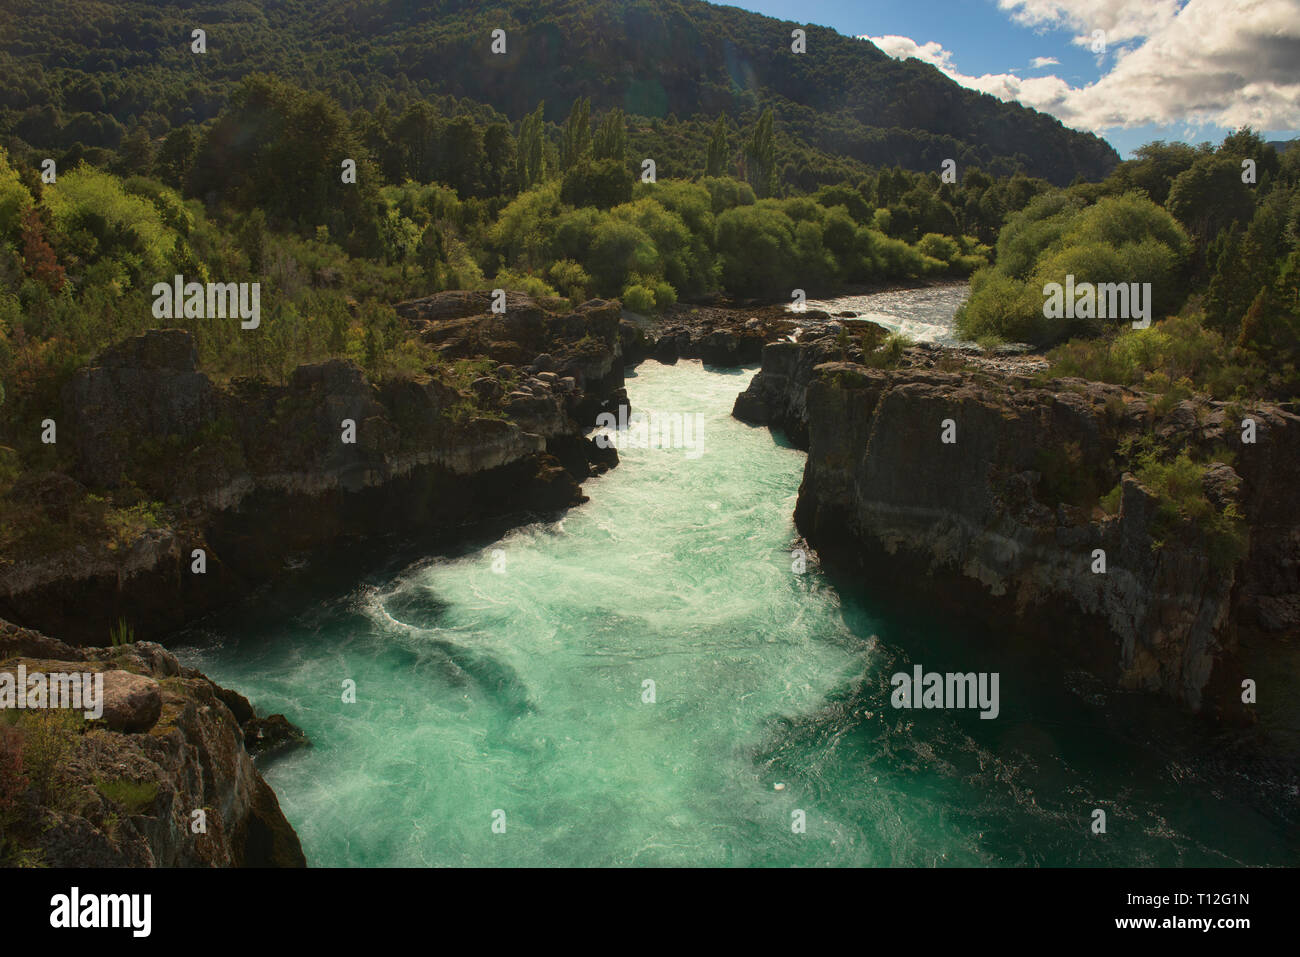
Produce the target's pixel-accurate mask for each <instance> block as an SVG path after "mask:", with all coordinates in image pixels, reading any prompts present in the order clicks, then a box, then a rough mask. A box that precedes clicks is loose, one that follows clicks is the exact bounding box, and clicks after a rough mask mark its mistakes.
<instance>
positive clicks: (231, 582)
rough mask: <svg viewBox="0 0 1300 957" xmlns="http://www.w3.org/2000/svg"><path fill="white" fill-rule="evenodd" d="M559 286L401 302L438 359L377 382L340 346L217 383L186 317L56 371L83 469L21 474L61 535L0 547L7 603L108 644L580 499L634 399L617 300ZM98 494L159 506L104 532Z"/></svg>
mask: <svg viewBox="0 0 1300 957" xmlns="http://www.w3.org/2000/svg"><path fill="white" fill-rule="evenodd" d="M553 305H554V304H549V303H548V304H545V306H544V305H543V304H540V303H538V302H536V301H534V300H531V299H529V298H528V297H524V296H512V297H511V298H510V300H509V301H508V302H507V310H506V312H505V313H504V314H503V315H497V314H494V313H492V312H491V311H490V306H489V299H488V296H487V294H485V293H444V294H441V295H439V296H434V297H430V298H429V299H425V300H418V301H416V302H412V303H404V304H401V305H399V306H398V307H397V310H398V313H399V315H401V316H403V317H404V318H405V319H406V320H407V321H408V323H409V324H410V326H411V331H412V334H413V335H417V336H419V337H420V338H422V339H424V340H425V341H426V342H428V343H429V344H430V345H432V346H433V347H434V348H435V349H436V354H437V356H438V357H439V361H438V363H437V364H436V366H434V367H432V368H430V369H428V370H427V371H426V372H424V373H422V374H417V375H403V376H394V377H390V378H388V379H386V380H384V381H382V382H371V381H369V380H368V379H367V378H366V376H365V375H364V374H363V373H362V371H361V369H359V368H358V367H357V366H356V365H355V364H354V363H352V362H350V361H347V360H341V359H335V360H330V361H327V362H322V363H317V364H312V365H305V366H302V367H300V368H298V369H296V370H295V371H294V372H293V373H292V375H290V376H289V378H288V381H287V382H285V383H284V384H282V385H275V384H269V383H267V382H263V381H250V380H239V379H236V380H234V381H232V382H229V383H224V384H223V383H217V382H214V381H213V380H212V379H210V378H209V376H208V375H206V374H205V373H204V372H203V371H202V370H201V369H200V368H199V366H198V363H197V357H196V351H195V347H194V343H193V342H192V340H191V338H190V336H189V334H188V333H186V332H183V331H180V330H157V331H153V332H149V333H146V334H144V335H142V336H138V337H136V338H134V339H131V340H128V341H126V342H123V343H120V344H118V345H117V346H115V347H113V348H111V349H109V350H107V351H106V352H105V353H103V354H102V355H101V356H99V357H98V359H97V360H95V361H94V362H92V363H91V364H90V365H88V366H87V367H85V368H82V369H80V370H78V371H77V372H76V374H75V375H74V376H73V377H72V378H71V380H70V381H69V382H68V384H67V385H66V386H65V388H64V389H63V394H62V405H63V408H62V411H61V414H60V416H59V419H58V421H59V430H60V431H59V441H60V443H61V444H63V443H66V444H67V445H70V446H71V450H72V451H71V455H70V460H69V463H68V467H67V468H66V469H65V470H63V471H59V472H49V473H45V474H42V475H36V476H29V477H26V478H25V479H24V480H23V481H21V482H19V483H17V484H16V485H15V486H14V488H13V489H12V490H11V491H10V496H11V497H14V498H16V499H18V500H20V501H21V502H22V503H23V505H24V506H26V507H30V509H31V511H30V515H31V520H32V522H33V524H34V525H39V524H40V523H41V522H42V521H44V522H45V523H46V524H48V525H50V526H52V527H54V528H55V529H56V530H57V531H59V533H60V534H59V535H53V534H52V535H48V536H46V537H47V538H49V539H52V540H53V541H54V546H53V547H51V548H49V549H46V550H43V551H39V552H37V551H34V550H31V551H25V552H24V553H22V554H18V555H15V556H12V560H11V561H7V562H5V561H0V615H4V616H6V617H8V618H9V619H11V620H13V621H17V622H20V623H22V624H24V625H27V626H31V627H37V628H41V629H43V630H46V631H48V632H51V633H54V634H59V635H61V636H62V637H63V638H64V639H65V640H68V641H73V642H78V643H86V644H102V643H103V642H104V641H105V640H107V637H108V634H109V630H110V628H112V627H113V626H114V625H116V624H117V623H118V622H119V620H121V621H124V622H126V623H127V624H128V625H129V626H131V627H133V628H134V629H135V631H136V633H137V634H138V635H139V636H140V637H152V636H160V637H161V636H165V635H166V634H167V633H168V632H169V631H171V630H173V629H175V628H178V627H180V626H181V625H183V624H185V623H186V622H188V621H191V620H193V619H194V618H195V617H196V616H198V615H201V614H203V613H204V612H206V611H209V610H211V609H213V608H217V607H221V606H223V605H225V604H226V603H228V602H229V601H231V600H232V599H233V598H237V597H239V596H241V595H244V594H247V593H249V592H250V591H252V590H254V589H256V588H258V587H260V586H261V585H263V584H265V583H266V582H268V581H271V580H274V579H276V578H277V577H278V576H280V575H281V574H283V573H284V571H285V569H286V567H287V566H288V565H289V564H292V563H294V562H296V561H299V559H300V557H301V556H302V555H303V554H306V553H310V552H311V551H312V550H314V549H317V548H320V547H322V546H326V545H329V546H337V545H340V544H342V543H347V542H349V541H360V540H364V539H368V538H374V537H377V536H382V535H385V534H394V533H400V534H402V535H408V536H420V537H422V538H423V539H426V540H429V541H433V542H437V541H447V540H450V539H452V538H454V537H455V536H456V535H457V534H458V529H460V528H462V527H463V526H465V525H468V524H472V523H474V522H477V521H482V520H486V519H492V518H498V517H500V516H509V515H519V516H521V517H524V516H527V515H530V514H537V513H544V512H550V511H554V510H557V509H563V508H566V507H568V506H571V505H574V504H577V503H579V502H581V501H584V497H583V496H582V492H581V488H580V486H579V483H580V482H581V481H582V479H584V478H585V477H586V476H587V475H589V474H591V473H592V472H594V471H599V470H602V469H604V468H607V467H608V466H609V465H610V464H612V461H614V460H616V457H612V456H611V455H610V454H609V453H608V452H603V451H601V450H597V449H595V448H594V444H593V443H591V442H590V441H588V440H587V439H585V438H584V432H585V431H586V430H587V429H588V428H590V427H591V426H592V425H593V424H594V420H595V416H596V414H598V412H599V411H601V410H602V409H604V408H605V407H606V406H608V405H610V404H613V403H617V402H620V401H622V402H625V401H626V393H625V392H624V391H623V388H622V387H623V356H622V352H621V348H622V330H621V327H620V318H621V309H620V307H619V304H618V303H617V302H603V301H592V302H589V303H587V304H585V305H583V306H580V307H578V308H576V309H572V310H565V311H563V312H561V311H557V310H556V309H554V308H550V307H553ZM104 495H109V496H112V498H113V500H114V502H116V503H126V504H129V503H131V502H133V501H135V502H141V503H145V504H148V503H154V505H160V506H161V507H160V508H159V507H152V506H150V507H148V508H146V507H144V504H142V505H141V506H140V507H138V508H136V510H135V511H134V512H129V513H127V514H128V517H129V518H130V519H131V521H130V522H126V521H125V520H124V519H123V518H122V512H121V511H120V510H119V511H118V512H116V513H114V515H115V516H116V518H114V519H113V522H115V523H116V524H113V522H108V523H106V522H105V521H102V520H100V521H99V522H98V525H95V529H97V531H98V534H95V532H94V531H91V530H89V529H90V526H91V525H92V524H93V522H92V519H94V518H95V516H94V515H91V514H89V513H90V512H93V511H94V509H95V508H96V507H98V508H99V511H101V512H102V511H103V508H102V501H103V499H102V496H104ZM106 524H107V528H106V527H105V526H106ZM124 524H125V527H123V526H124ZM200 569H201V570H200Z"/></svg>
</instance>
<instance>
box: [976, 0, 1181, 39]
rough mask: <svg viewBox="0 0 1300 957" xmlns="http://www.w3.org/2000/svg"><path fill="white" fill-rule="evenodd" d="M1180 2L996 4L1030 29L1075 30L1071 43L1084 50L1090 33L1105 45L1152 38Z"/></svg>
mask: <svg viewBox="0 0 1300 957" xmlns="http://www.w3.org/2000/svg"><path fill="white" fill-rule="evenodd" d="M1183 3H1184V0H998V7H999V8H1001V9H1003V10H1006V11H1009V12H1010V13H1011V19H1013V20H1014V21H1016V22H1017V23H1019V24H1022V25H1024V26H1030V27H1045V28H1056V29H1067V30H1078V31H1079V35H1078V36H1076V37H1075V39H1074V42H1075V43H1077V44H1078V45H1080V46H1086V45H1088V44H1089V43H1091V42H1092V32H1093V31H1094V30H1105V31H1106V40H1107V42H1108V43H1111V44H1117V43H1124V42H1125V41H1128V40H1134V39H1137V38H1139V37H1149V36H1152V35H1154V34H1156V33H1158V32H1160V30H1162V29H1163V28H1164V27H1165V26H1167V25H1168V24H1169V23H1170V22H1171V21H1172V20H1173V19H1174V18H1175V17H1176V16H1177V15H1178V10H1179V7H1181V6H1182V5H1183Z"/></svg>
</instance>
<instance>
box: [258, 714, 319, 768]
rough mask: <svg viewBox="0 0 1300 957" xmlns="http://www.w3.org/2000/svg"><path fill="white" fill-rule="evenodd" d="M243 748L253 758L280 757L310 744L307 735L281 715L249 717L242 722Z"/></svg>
mask: <svg viewBox="0 0 1300 957" xmlns="http://www.w3.org/2000/svg"><path fill="white" fill-rule="evenodd" d="M242 727H243V731H244V748H245V749H246V750H247V751H248V753H249V754H251V755H253V756H254V757H263V758H265V757H270V756H272V755H281V754H284V753H285V752H287V751H292V750H294V749H295V748H302V747H307V746H308V745H310V744H311V742H310V741H308V740H307V734H306V732H304V731H303V730H302V729H301V728H299V727H298V726H297V725H295V724H293V723H292V722H290V721H289V719H288V718H286V717H285V716H284V715H282V714H269V715H267V716H266V717H265V718H258V717H250V718H249V719H248V720H246V721H245V722H243V725H242Z"/></svg>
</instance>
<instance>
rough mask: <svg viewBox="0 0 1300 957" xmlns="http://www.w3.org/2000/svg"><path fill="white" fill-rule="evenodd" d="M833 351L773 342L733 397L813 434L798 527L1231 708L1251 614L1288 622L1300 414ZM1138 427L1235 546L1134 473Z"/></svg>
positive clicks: (1202, 703) (1087, 654) (1024, 626)
mask: <svg viewBox="0 0 1300 957" xmlns="http://www.w3.org/2000/svg"><path fill="white" fill-rule="evenodd" d="M832 352H833V350H831V349H830V348H829V346H828V344H827V342H826V341H825V340H822V341H819V342H811V343H799V344H796V343H775V344H771V345H769V346H767V348H766V349H765V350H764V355H763V367H762V371H761V372H760V373H759V374H758V375H757V376H755V378H754V381H753V382H752V384H751V386H750V388H749V389H748V390H747V391H746V392H745V393H744V394H743V395H742V396H741V397H740V398H739V399H738V400H737V403H736V408H735V413H734V414H735V415H736V416H737V417H738V418H741V419H743V420H746V421H750V422H753V423H761V424H769V425H772V426H776V427H780V428H783V429H785V430H786V431H787V433H788V434H789V435H790V436H791V438H792V440H793V441H795V442H796V443H797V444H800V445H802V446H804V447H806V448H807V450H808V462H807V465H806V469H805V473H804V480H803V484H802V486H801V488H800V492H799V501H798V506H797V510H796V516H795V517H796V522H797V524H798V527H799V529H800V531H801V532H802V533H803V534H804V535H805V536H806V537H807V539H808V540H809V542H810V544H812V545H813V546H814V547H815V548H818V549H820V550H822V551H823V554H824V556H825V557H826V558H827V559H828V560H829V561H830V562H831V563H832V564H833V565H837V566H839V567H841V568H844V569H849V570H851V571H852V573H853V574H854V575H861V576H863V578H864V579H865V581H866V584H867V587H868V589H872V588H874V589H876V590H877V591H881V590H888V591H892V592H894V593H896V594H905V595H909V596H911V597H912V598H914V599H915V600H917V601H924V602H926V603H927V604H928V605H935V604H938V605H945V606H947V607H948V608H949V609H950V610H951V611H953V612H954V613H958V614H961V615H962V616H963V617H965V618H966V619H968V620H974V621H976V622H979V623H981V624H983V625H986V626H987V627H989V628H997V629H1000V630H1003V631H1006V630H1011V631H1014V632H1016V633H1018V634H1022V635H1024V636H1025V637H1027V638H1029V639H1032V640H1034V641H1036V642H1038V643H1042V642H1049V643H1051V646H1052V647H1053V648H1055V649H1056V650H1057V652H1059V655H1060V657H1061V658H1062V659H1063V660H1067V661H1070V662H1072V663H1076V664H1079V665H1081V666H1083V667H1085V668H1087V669H1088V670H1091V671H1093V672H1094V673H1096V674H1099V675H1103V676H1105V677H1106V678H1108V679H1109V680H1110V681H1111V682H1112V683H1113V684H1115V685H1118V686H1121V687H1127V688H1135V689H1144V690H1149V691H1156V692H1160V693H1163V694H1165V695H1168V696H1170V697H1172V698H1175V699H1177V700H1178V701H1179V702H1181V703H1182V704H1184V705H1185V706H1186V707H1188V708H1190V709H1192V710H1197V711H1203V712H1205V713H1209V714H1212V715H1216V716H1225V717H1237V716H1239V715H1240V713H1241V711H1242V709H1241V707H1240V695H1241V684H1240V682H1241V680H1242V678H1244V677H1248V676H1256V675H1249V674H1247V673H1246V672H1244V671H1243V664H1242V661H1241V660H1239V657H1238V650H1239V643H1240V639H1241V638H1242V637H1243V636H1244V635H1245V633H1246V632H1249V633H1250V636H1251V637H1252V638H1258V639H1262V640H1264V641H1267V640H1269V639H1270V638H1271V639H1272V640H1273V641H1274V642H1275V643H1276V641H1277V639H1279V638H1282V637H1285V636H1288V635H1289V636H1291V637H1294V636H1295V635H1296V634H1300V614H1297V607H1296V603H1297V596H1300V506H1298V505H1297V499H1296V497H1295V496H1294V494H1293V493H1289V492H1287V491H1286V490H1287V489H1294V488H1295V487H1296V483H1297V482H1298V481H1300V417H1297V416H1295V415H1294V414H1291V413H1288V412H1285V411H1282V410H1280V409H1276V408H1259V409H1255V410H1253V411H1252V412H1251V413H1250V414H1251V415H1252V416H1253V417H1254V418H1255V419H1256V421H1257V427H1258V442H1257V444H1255V445H1253V446H1251V445H1243V444H1242V443H1241V441H1240V431H1239V428H1238V423H1236V421H1235V419H1233V418H1229V417H1228V414H1227V410H1226V409H1225V407H1224V406H1223V405H1222V404H1221V403H1197V402H1192V401H1186V402H1183V403H1182V404H1180V405H1178V406H1175V407H1174V408H1172V409H1170V410H1168V411H1167V412H1165V413H1164V414H1158V413H1157V412H1156V411H1155V410H1154V408H1153V404H1154V403H1153V397H1151V396H1146V395H1143V394H1140V393H1137V392H1134V391H1132V390H1127V389H1121V388H1119V387H1116V386H1109V385H1103V384H1099V383H1092V382H1085V381H1083V380H1054V381H1050V382H1046V383H1043V384H1041V385H1039V384H1036V383H1035V382H1034V381H1032V380H1030V379H1029V378H1026V377H1017V376H1014V375H1004V376H994V375H990V374H987V373H984V372H972V371H969V370H967V371H962V372H953V373H946V372H942V371H938V370H936V369H925V368H916V367H914V368H906V369H894V370H877V369H870V368H866V367H864V366H862V365H859V364H857V363H853V362H838V361H834V360H833V359H831V358H830V355H831V353H832ZM945 433H946V434H947V437H948V438H949V439H950V441H945V440H944V439H945ZM1143 437H1150V438H1148V439H1145V441H1152V440H1157V439H1158V440H1159V442H1160V443H1162V446H1163V447H1166V448H1170V449H1182V448H1186V449H1189V450H1191V452H1192V457H1193V460H1194V461H1196V462H1199V463H1204V464H1203V465H1200V466H1198V468H1199V469H1200V473H1199V474H1200V478H1199V481H1200V483H1201V486H1202V487H1201V488H1200V489H1199V490H1197V489H1192V490H1190V492H1191V493H1195V492H1197V491H1200V492H1202V493H1203V494H1204V497H1205V500H1207V501H1209V502H1210V503H1211V504H1212V505H1213V507H1214V510H1215V511H1216V512H1217V513H1219V515H1220V516H1221V515H1222V514H1223V512H1224V510H1225V509H1227V508H1228V507H1229V506H1233V507H1234V508H1235V509H1236V510H1237V511H1239V512H1240V513H1241V515H1242V517H1243V518H1244V525H1246V526H1249V541H1248V543H1243V542H1238V543H1237V544H1238V545H1241V546H1244V557H1242V555H1240V554H1234V553H1233V551H1232V548H1231V547H1230V545H1231V544H1232V542H1231V541H1225V540H1224V539H1223V537H1222V536H1219V537H1217V538H1216V537H1215V536H1214V534H1212V531H1213V528H1218V527H1219V526H1214V527H1213V528H1211V531H1207V527H1209V526H1207V525H1206V522H1205V520H1204V519H1205V516H1202V517H1201V519H1202V520H1201V521H1199V522H1198V521H1193V520H1190V519H1188V518H1187V517H1186V516H1185V515H1184V516H1179V515H1177V514H1174V515H1172V516H1171V511H1170V506H1169V504H1168V503H1167V502H1166V501H1164V500H1163V499H1162V498H1161V497H1160V494H1159V493H1158V490H1155V489H1151V488H1147V487H1145V486H1143V485H1142V484H1141V482H1139V480H1138V478H1137V477H1136V476H1135V474H1134V473H1135V472H1137V471H1139V468H1138V464H1137V452H1136V451H1135V448H1137V447H1138V446H1135V445H1134V443H1135V442H1140V441H1144V439H1143ZM1116 487H1118V494H1117V495H1116V494H1115V493H1114V492H1112V493H1111V496H1110V501H1109V502H1108V505H1109V506H1110V508H1109V509H1108V508H1103V507H1101V503H1100V500H1101V499H1102V496H1104V495H1105V493H1107V492H1108V491H1110V490H1112V489H1114V488H1116ZM1097 550H1101V551H1100V552H1098V551H1097ZM1101 552H1104V556H1105V571H1104V573H1099V572H1097V571H1095V570H1094V569H1095V567H1097V566H1096V559H1097V556H1098V555H1099V554H1100V553H1101ZM1256 677H1257V676H1256Z"/></svg>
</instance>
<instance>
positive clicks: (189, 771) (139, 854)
mask: <svg viewBox="0 0 1300 957" xmlns="http://www.w3.org/2000/svg"><path fill="white" fill-rule="evenodd" d="M20 669H23V673H24V674H25V675H26V676H27V677H28V679H29V680H30V676H31V675H32V674H33V673H39V674H41V675H47V676H48V675H50V674H65V675H66V674H87V673H90V674H95V675H101V674H102V675H103V714H102V717H101V718H99V719H93V720H87V719H86V718H85V717H84V713H83V712H82V711H78V710H75V709H67V708H59V709H54V708H48V707H46V708H29V709H26V710H17V709H9V708H6V709H5V710H0V866H6V865H7V866H14V865H20V866H40V867H196V866H200V867H201V866H209V867H305V866H306V859H305V858H304V856H303V852H302V846H301V844H300V843H299V841H298V836H297V834H295V833H294V830H293V828H292V826H290V824H289V822H288V821H287V820H286V819H285V817H284V814H283V813H282V812H281V810H280V803H279V801H278V800H276V796H275V792H273V791H272V790H271V788H270V786H269V785H268V784H267V783H266V781H265V780H263V778H262V775H261V774H260V773H259V772H258V770H257V768H256V767H255V766H254V763H253V759H252V757H251V756H250V754H249V751H248V750H247V748H246V747H245V743H246V741H247V740H248V739H249V735H250V731H251V730H253V729H258V728H260V727H262V726H263V724H265V723H270V724H271V725H273V726H277V727H285V726H287V727H288V728H291V729H292V732H293V736H294V737H296V738H297V739H298V740H302V738H301V735H302V732H300V731H298V730H297V729H296V728H292V725H289V724H288V722H287V721H286V720H285V719H284V717H283V716H282V715H275V716H271V718H269V719H266V722H262V719H258V718H257V717H256V715H255V714H254V713H253V709H252V708H251V707H250V706H249V704H248V702H247V701H246V700H244V699H243V698H242V697H240V696H239V695H238V694H236V693H235V692H233V691H229V690H227V689H225V688H222V687H220V686H218V685H216V684H215V683H213V682H212V681H210V680H209V679H208V678H206V677H204V676H203V675H202V674H201V673H199V672H198V671H195V670H194V669H192V668H186V667H184V666H182V665H181V664H179V663H178V662H177V660H176V658H175V657H174V656H173V655H172V654H170V653H169V652H168V651H167V650H165V649H164V648H162V647H161V646H159V645H156V644H153V643H151V642H138V643H135V644H131V645H124V646H120V647H115V648H74V647H71V646H70V645H67V644H64V643H63V642H61V641H57V640H55V639H53V638H48V637H46V636H45V635H42V634H40V633H38V632H34V631H30V630H28V629H24V628H18V627H16V626H14V625H12V624H10V623H8V622H5V621H0V675H5V676H17V675H18V674H19V673H20ZM8 680H10V681H12V680H16V679H8ZM6 683H8V681H6ZM241 716H242V718H241Z"/></svg>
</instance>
